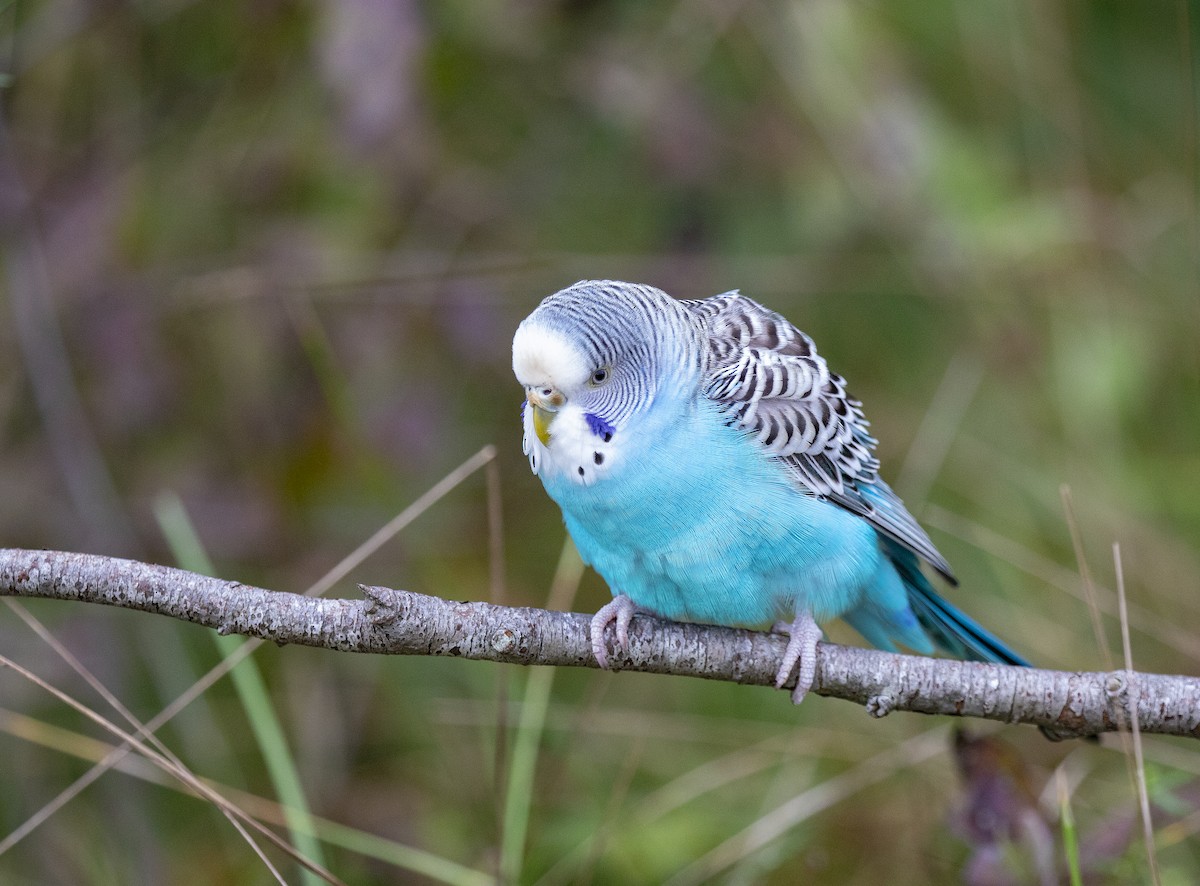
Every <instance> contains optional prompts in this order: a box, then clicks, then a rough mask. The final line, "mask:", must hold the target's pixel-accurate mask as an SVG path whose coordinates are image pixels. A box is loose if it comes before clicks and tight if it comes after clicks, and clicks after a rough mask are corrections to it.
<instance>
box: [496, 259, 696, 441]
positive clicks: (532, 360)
mask: <svg viewBox="0 0 1200 886" xmlns="http://www.w3.org/2000/svg"><path fill="white" fill-rule="evenodd" d="M680 318H681V309H680V306H679V304H678V302H676V301H675V300H674V299H673V298H671V297H670V296H668V295H667V294H666V293H664V292H662V291H660V290H658V289H655V288H654V287H652V286H640V285H636V284H632V283H617V282H612V281H606V280H599V281H597V280H585V281H582V282H580V283H576V284H575V285H574V286H571V287H568V288H567V289H564V290H562V291H560V292H556V293H555V294H554V295H551V296H549V297H548V298H546V299H545V300H544V301H542V303H541V304H540V305H538V307H537V308H536V309H535V310H534V312H533V313H532V314H530V315H529V316H528V317H526V318H525V320H524V321H522V323H521V325H520V326H519V327H518V328H517V333H516V336H515V337H514V338H513V372H514V373H515V374H516V376H517V381H519V382H520V383H521V385H522V386H524V388H525V398H526V400H527V402H528V403H529V407H530V408H531V409H532V410H533V425H534V430H535V431H536V433H537V436H538V439H539V440H541V441H542V445H543V446H548V445H549V444H550V436H551V433H552V432H551V426H552V424H553V422H554V421H555V419H556V418H557V416H558V415H559V414H560V413H561V412H562V410H564V409H565V408H567V407H568V406H571V405H575V406H578V407H580V408H581V409H582V410H583V412H584V413H585V414H586V415H589V416H593V417H595V419H598V420H600V421H602V422H603V423H604V424H606V425H607V426H609V427H612V428H618V427H621V426H622V425H623V424H624V423H625V422H626V421H627V420H628V419H629V417H630V416H631V415H634V414H635V413H637V412H639V411H641V410H644V409H646V408H648V407H649V406H650V404H651V403H652V402H653V400H654V397H655V394H656V392H657V391H658V390H659V388H660V387H661V382H662V380H663V371H664V368H669V367H670V366H671V363H672V362H673V361H672V358H673V357H674V356H675V355H676V354H677V352H678V353H682V350H681V349H682V347H683V345H682V344H681V343H680V342H679V341H678V335H676V332H677V331H680V330H677V329H676V327H677V326H679V327H681V328H682V327H683V326H685V325H686V324H683V323H682V321H681V319H680ZM674 362H678V361H677V360H676V361H674ZM592 420H593V419H589V421H592Z"/></svg>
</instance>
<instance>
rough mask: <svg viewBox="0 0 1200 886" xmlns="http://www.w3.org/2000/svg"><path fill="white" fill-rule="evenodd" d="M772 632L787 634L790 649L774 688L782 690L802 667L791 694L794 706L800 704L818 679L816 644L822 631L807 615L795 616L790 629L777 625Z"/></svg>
mask: <svg viewBox="0 0 1200 886" xmlns="http://www.w3.org/2000/svg"><path fill="white" fill-rule="evenodd" d="M771 630H773V631H777V632H779V633H785V634H788V635H789V637H788V645H787V649H786V650H784V653H783V661H782V662H780V664H779V671H778V672H777V673H776V674H775V688H776V689H782V688H783V684H784V683H786V682H787V681H788V677H790V676H791V675H792V670H793V669H794V668H795V667H796V663H797V662H799V663H800V672H799V674H798V675H797V676H796V688H795V689H793V690H792V704H800V702H802V701H804V696H806V695H807V694H808V690H810V689H812V685H813V681H814V680H815V679H816V677H817V643H818V642H819V641H820V639H821V637H822V636H824V635H823V634H822V633H821V629H820V628H819V627H818V626H817V623H816V622H815V621H813V617H812V615H810V614H809V613H807V612H804V613H801V614H799V615H797V616H796V620H795V621H793V622H792V623H791V624H790V625H788V624H784V623H782V622H779V623H776V624H775V625H774V626H773V627H772V628H771Z"/></svg>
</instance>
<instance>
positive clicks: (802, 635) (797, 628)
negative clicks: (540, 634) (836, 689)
mask: <svg viewBox="0 0 1200 886" xmlns="http://www.w3.org/2000/svg"><path fill="white" fill-rule="evenodd" d="M592 624H593V625H595V622H593V623H592ZM771 630H773V631H776V632H778V633H783V634H788V635H789V638H788V645H787V649H786V650H784V653H783V661H782V662H780V664H779V671H778V672H777V673H776V674H775V688H776V689H782V688H783V684H784V683H786V682H787V681H788V677H790V676H791V675H792V670H793V668H795V667H796V662H799V663H800V673H799V675H798V676H797V677H796V688H795V689H793V690H792V704H800V702H802V701H804V696H806V695H807V694H808V690H810V689H812V685H813V680H815V679H816V676H817V643H818V641H820V639H821V637H822V636H824V635H823V634H822V633H821V629H820V628H819V627H817V623H816V622H815V621H813V617H812V615H810V614H809V613H807V612H802V613H800V614H799V615H797V616H796V620H795V621H793V622H792V623H791V624H790V625H789V624H787V623H786V622H776V624H775V625H774V626H772V628H771ZM593 636H595V635H594V634H593ZM593 645H594V643H593Z"/></svg>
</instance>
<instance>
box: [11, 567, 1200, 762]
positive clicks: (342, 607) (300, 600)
mask: <svg viewBox="0 0 1200 886" xmlns="http://www.w3.org/2000/svg"><path fill="white" fill-rule="evenodd" d="M360 587H361V588H362V591H363V593H364V594H365V599H361V600H349V599H325V598H312V597H305V596H301V595H299V594H290V593H284V592H279V591H268V590H264V589H262V588H256V587H251V586H249V585H244V584H241V583H239V582H231V581H225V580H222V579H216V578H209V577H207V576H202V575H197V574H195V573H192V572H185V571H183V570H181V569H172V568H169V567H166V566H155V565H151V564H148V563H140V562H137V561H134V560H121V559H117V558H112V557H101V556H96V555H92V554H77V553H66V552H60V551H28V550H20V549H0V596H17V597H44V598H50V599H58V600H78V601H83V602H88V603H103V604H107V605H110V606H120V607H123V608H126V609H139V610H142V611H144V612H154V613H158V614H160V615H168V616H171V617H173V618H178V619H182V620H184V621H190V622H193V623H195V624H200V625H205V626H207V627H210V628H214V629H216V630H217V631H219V632H220V633H223V634H244V635H246V636H250V637H259V638H262V639H264V640H271V641H273V642H275V643H279V644H285V643H295V644H301V645H304V646H319V647H324V648H328V649H336V650H339V651H342V652H367V653H377V654H390V655H448V656H456V657H460V658H470V659H477V660H484V661H498V662H506V663H509V664H523V665H558V666H569V667H596V661H595V659H594V658H593V657H592V653H591V645H590V641H589V638H588V625H589V622H590V619H591V616H589V615H583V614H580V613H573V612H551V611H548V610H544V609H532V608H525V607H510V606H496V605H493V604H490V603H480V602H454V601H451V600H444V599H441V598H439V597H429V596H426V595H424V594H416V593H412V592H409V591H399V590H393V589H389V588H380V587H366V586H360ZM629 641H630V642H629V650H628V651H627V652H623V651H621V650H620V649H616V650H614V654H613V655H612V656H611V659H612V663H613V666H614V669H616V670H633V671H646V672H649V673H656V674H676V675H680V676H690V677H702V678H704V679H708V680H727V681H730V682H734V683H745V684H750V685H756V686H770V685H773V684H774V678H775V669H776V667H777V666H778V662H779V660H780V658H781V657H782V655H783V650H784V647H785V646H786V639H785V638H784V637H781V636H779V635H775V634H766V633H760V632H756V631H747V630H738V629H733V628H721V627H713V626H709V625H692V624H679V623H676V622H667V621H659V620H657V619H652V618H648V617H644V616H638V617H637V618H635V619H634V622H633V625H632V627H631V629H630V632H629ZM785 688H789V689H790V685H789V686H788V687H785ZM813 691H815V692H816V693H817V694H819V695H824V696H828V697H831V698H842V699H845V700H847V701H853V702H856V703H858V704H861V705H864V706H866V708H867V711H868V712H869V713H871V714H872V715H873V716H876V717H882V716H885V715H886V714H888V713H890V712H891V711H914V712H917V713H922V714H948V715H951V716H962V717H980V718H984V719H988V720H999V721H1002V722H1006V723H1030V724H1033V725H1036V726H1040V727H1043V728H1044V730H1046V731H1048V732H1051V733H1053V734H1054V735H1056V736H1057V737H1064V738H1065V737H1076V736H1085V735H1095V734H1099V733H1101V732H1109V731H1114V730H1117V729H1121V728H1126V727H1127V724H1129V722H1130V716H1131V712H1132V707H1131V706H1132V705H1133V704H1134V703H1135V702H1136V710H1137V716H1138V724H1139V727H1140V729H1141V731H1142V732H1154V733H1160V734H1166V735H1183V736H1189V737H1192V738H1200V678H1196V677H1185V676H1168V675H1162V674H1144V673H1140V672H1133V671H1125V670H1120V671H1113V672H1110V673H1068V672H1064V671H1046V670H1039V669H1035V668H1018V667H1009V666H1005V665H992V664H980V663H978V662H962V661H954V660H950V659H935V658H928V657H925V656H912V655H897V654H894V653H889V652H880V651H879V650H875V649H862V648H859V647H850V646H837V645H834V644H830V643H822V644H821V645H820V646H819V647H818V655H817V677H816V683H815V685H814V687H813Z"/></svg>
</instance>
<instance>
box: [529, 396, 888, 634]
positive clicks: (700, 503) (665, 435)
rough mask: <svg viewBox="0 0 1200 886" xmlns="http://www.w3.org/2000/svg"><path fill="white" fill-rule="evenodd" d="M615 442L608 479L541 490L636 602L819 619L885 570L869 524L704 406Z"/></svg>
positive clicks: (765, 618) (703, 612) (750, 616)
mask: <svg viewBox="0 0 1200 886" xmlns="http://www.w3.org/2000/svg"><path fill="white" fill-rule="evenodd" d="M616 442H617V444H618V445H620V446H621V458H620V466H619V468H615V469H614V470H613V472H612V473H611V474H610V475H609V476H607V477H605V478H604V479H603V480H602V481H600V482H597V483H595V484H594V485H591V486H583V485H580V484H578V483H575V482H574V481H573V480H572V479H571V478H570V477H568V476H562V475H560V476H557V477H543V482H544V483H545V486H546V491H547V492H548V493H549V494H550V496H551V498H553V499H554V500H555V501H556V502H557V503H558V504H559V506H560V507H561V508H562V511H563V517H564V520H565V522H566V525H567V529H568V530H569V531H570V533H571V536H572V538H573V539H574V540H575V544H576V546H577V547H578V548H579V552H580V554H581V555H582V556H583V558H584V559H585V560H586V561H587V562H588V563H590V564H591V565H592V566H593V567H594V568H595V569H596V571H597V572H599V573H600V574H601V575H602V576H603V577H604V579H605V580H606V581H607V582H608V584H609V587H610V588H611V589H612V591H613V593H614V594H617V593H624V594H627V595H628V596H629V597H630V598H631V599H632V600H633V601H634V602H635V603H636V604H638V605H639V606H643V607H645V608H647V609H650V610H652V611H654V612H656V613H658V614H660V615H662V616H664V617H666V618H670V619H673V620H677V621H695V622H704V623H709V624H722V625H730V626H744V627H762V626H766V625H768V624H770V623H771V622H772V621H775V620H777V619H786V620H789V621H790V620H791V619H792V618H793V617H794V616H795V614H796V613H797V611H798V610H799V609H800V608H801V607H803V608H806V609H808V610H809V611H810V612H811V613H812V614H813V616H814V617H815V618H816V619H817V620H818V621H824V620H827V619H830V618H834V617H837V616H839V615H842V614H843V613H845V612H846V611H847V610H849V609H851V608H853V607H854V606H855V605H856V604H857V603H859V602H860V600H861V599H862V597H863V594H864V592H865V591H864V589H865V588H866V587H868V586H869V585H870V584H871V582H872V581H873V577H874V576H875V575H876V573H877V572H878V571H879V570H880V568H881V564H884V563H885V558H884V557H883V555H882V553H881V551H880V547H879V540H878V537H877V536H876V534H875V531H874V530H873V529H872V528H871V527H870V526H869V525H868V524H867V523H866V522H865V521H863V520H861V519H860V518H858V517H855V516H854V515H852V514H850V513H848V512H846V511H844V510H843V509H841V508H839V507H837V506H836V505H832V504H829V503H827V502H823V501H820V500H818V499H815V498H813V497H811V496H806V495H804V494H803V493H801V492H799V491H798V490H797V489H796V488H795V487H794V486H793V485H792V484H791V483H790V482H789V480H788V477H787V475H786V474H785V472H784V470H783V469H782V467H781V466H780V465H779V464H778V463H777V462H774V461H772V460H771V459H770V458H769V457H767V456H766V455H764V454H763V453H762V451H761V450H760V448H759V447H757V446H756V445H754V443H753V442H752V441H751V440H749V439H747V438H746V437H745V436H743V434H742V433H741V432H739V431H737V430H735V429H732V428H729V427H727V426H726V425H725V424H724V422H723V421H722V419H721V416H720V415H719V413H718V412H717V410H716V409H715V408H714V407H711V406H709V405H708V404H706V403H704V402H700V403H695V404H691V405H689V406H687V407H685V408H683V409H682V410H680V411H678V412H676V413H674V414H660V415H657V416H651V417H643V418H642V420H641V421H640V423H638V424H636V425H635V426H633V427H630V428H627V429H623V430H622V431H621V432H620V434H619V435H618V439H617V441H616ZM887 568H888V569H890V566H888V567H887ZM901 593H902V591H901ZM890 602H891V601H889V603H890ZM897 602H898V603H899V604H900V605H901V606H904V605H905V604H904V603H903V601H902V600H901V601H897ZM889 608H890V607H889Z"/></svg>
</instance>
